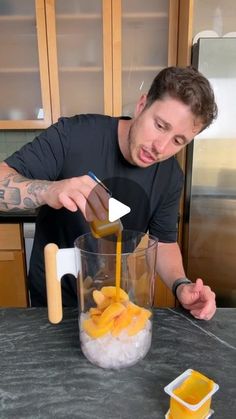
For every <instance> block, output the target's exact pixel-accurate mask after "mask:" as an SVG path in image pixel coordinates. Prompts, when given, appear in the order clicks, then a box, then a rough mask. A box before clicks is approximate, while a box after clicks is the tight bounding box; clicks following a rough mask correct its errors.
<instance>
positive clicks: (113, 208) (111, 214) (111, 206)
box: [108, 198, 131, 223]
mask: <svg viewBox="0 0 236 419" xmlns="http://www.w3.org/2000/svg"><path fill="white" fill-rule="evenodd" d="M130 211H131V209H130V207H128V206H127V205H125V204H122V202H120V201H118V200H117V199H115V198H109V201H108V219H109V221H110V222H111V223H112V222H113V221H116V220H118V219H119V218H121V217H124V215H126V214H128V213H129V212H130Z"/></svg>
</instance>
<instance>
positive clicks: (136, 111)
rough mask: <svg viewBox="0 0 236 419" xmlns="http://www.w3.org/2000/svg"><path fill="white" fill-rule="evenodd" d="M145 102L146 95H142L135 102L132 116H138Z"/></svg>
mask: <svg viewBox="0 0 236 419" xmlns="http://www.w3.org/2000/svg"><path fill="white" fill-rule="evenodd" d="M146 102H147V95H142V96H141V97H140V99H139V101H138V102H137V104H136V108H135V112H134V116H138V115H139V114H140V113H141V112H142V111H143V109H144V108H145V105H146Z"/></svg>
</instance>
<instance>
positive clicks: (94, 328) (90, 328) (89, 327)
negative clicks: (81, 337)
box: [83, 319, 113, 339]
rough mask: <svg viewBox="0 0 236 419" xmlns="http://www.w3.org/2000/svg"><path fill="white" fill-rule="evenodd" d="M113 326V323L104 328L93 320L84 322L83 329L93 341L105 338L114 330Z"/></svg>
mask: <svg viewBox="0 0 236 419" xmlns="http://www.w3.org/2000/svg"><path fill="white" fill-rule="evenodd" d="M112 326H113V321H111V322H109V323H106V324H104V325H103V326H98V325H96V324H95V323H94V322H93V320H92V319H87V320H84V322H83V329H84V330H85V332H86V333H87V334H88V335H89V336H90V337H91V338H93V339H96V338H99V337H101V336H104V335H105V334H106V333H108V332H109V331H110V330H111V329H112Z"/></svg>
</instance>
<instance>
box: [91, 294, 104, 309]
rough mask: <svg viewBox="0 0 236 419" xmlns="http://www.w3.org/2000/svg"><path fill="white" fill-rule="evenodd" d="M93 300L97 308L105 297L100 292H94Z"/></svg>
mask: <svg viewBox="0 0 236 419" xmlns="http://www.w3.org/2000/svg"><path fill="white" fill-rule="evenodd" d="M93 299H94V301H95V303H96V304H97V305H98V306H99V305H101V304H102V303H103V302H104V300H105V296H104V294H103V293H102V292H101V291H98V290H94V291H93Z"/></svg>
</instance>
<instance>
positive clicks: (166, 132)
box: [127, 96, 203, 167]
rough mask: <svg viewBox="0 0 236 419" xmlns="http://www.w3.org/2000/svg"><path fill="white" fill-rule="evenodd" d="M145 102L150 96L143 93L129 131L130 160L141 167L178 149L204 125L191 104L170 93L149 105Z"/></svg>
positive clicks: (172, 153)
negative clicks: (146, 106) (188, 104)
mask: <svg viewBox="0 0 236 419" xmlns="http://www.w3.org/2000/svg"><path fill="white" fill-rule="evenodd" d="M145 103H146V97H145V96H142V97H141V99H140V100H139V102H138V104H137V107H136V114H135V117H134V119H133V120H132V123H131V126H130V130H129V135H128V150H127V152H128V160H129V161H130V163H132V164H134V165H136V166H139V167H148V166H151V165H152V164H154V163H157V162H160V161H163V160H166V159H168V158H169V157H171V156H173V155H174V154H176V153H178V152H179V151H180V150H181V149H182V148H183V147H184V146H186V145H187V144H188V143H190V142H191V140H192V139H193V137H194V136H195V135H196V134H198V133H199V132H200V131H201V129H202V127H203V125H202V123H201V122H200V121H198V120H196V117H194V115H193V114H192V112H191V110H190V109H189V107H188V106H187V105H185V104H183V103H182V102H180V101H179V100H177V99H173V98H171V97H166V98H164V99H162V100H158V101H155V102H154V103H153V104H152V105H151V106H150V107H149V108H146V109H145Z"/></svg>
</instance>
